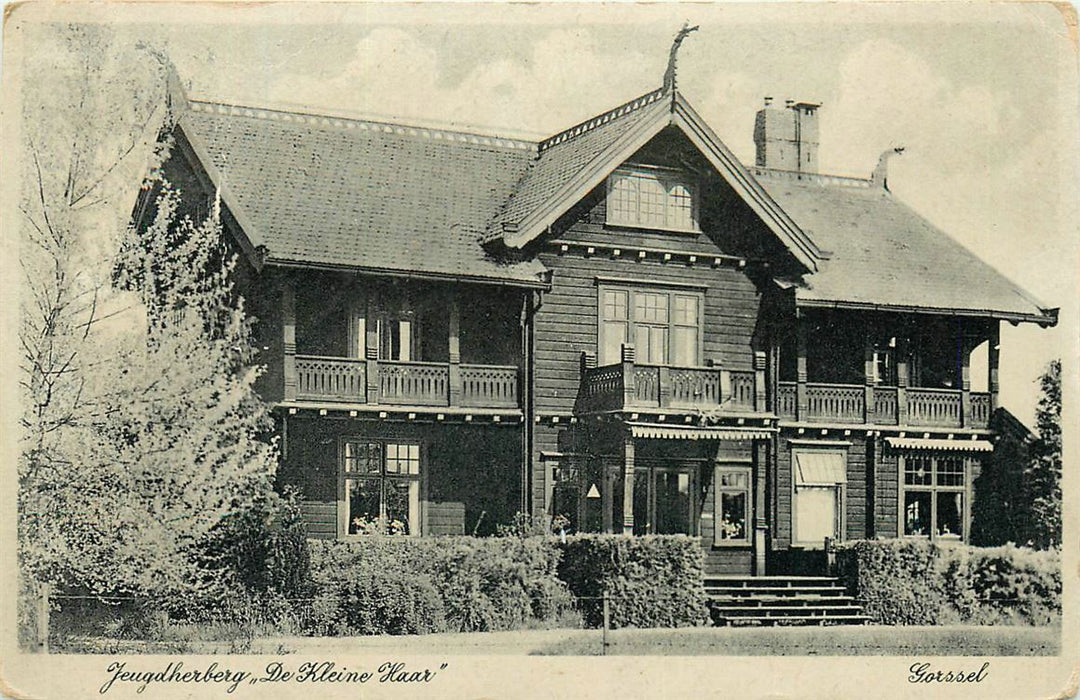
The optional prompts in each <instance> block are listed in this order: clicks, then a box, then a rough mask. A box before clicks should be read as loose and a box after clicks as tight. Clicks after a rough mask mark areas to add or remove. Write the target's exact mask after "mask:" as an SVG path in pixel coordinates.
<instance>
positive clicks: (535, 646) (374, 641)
mask: <svg viewBox="0 0 1080 700" xmlns="http://www.w3.org/2000/svg"><path fill="white" fill-rule="evenodd" d="M58 641H59V640H58ZM1060 650H1061V627H1060V626H1059V625H1057V626H1051V627H1019V626H1015V627H1014V626H998V627H959V626H957V627H885V626H875V625H867V626H859V627H764V628H761V627H759V628H731V627H694V628H685V629H640V630H639V629H621V630H612V631H611V632H609V633H608V648H607V653H608V654H612V655H627V656H647V655H669V656H704V655H716V656H812V655H816V656H852V655H862V656H1054V655H1057V654H1059V653H1060ZM53 652H54V653H75V654H78V653H84V654H85V653H98V654H100V653H127V654H140V653H141V654H155V653H157V654H161V653H180V652H187V653H197V654H228V653H244V654H290V653H299V654H325V655H332V654H342V655H344V654H378V653H398V654H445V653H447V652H450V653H452V654H454V655H471V654H508V655H544V656H596V655H600V654H603V653H604V649H603V634H602V632H601V631H600V630H582V629H561V630H518V631H511V632H473V633H468V634H450V633H447V634H426V635H415V636H401V637H394V636H375V637H300V636H288V637H282V636H271V637H256V638H254V639H252V638H246V639H243V640H232V641H214V640H212V639H205V640H199V639H189V640H184V642H179V641H177V640H162V639H159V640H157V641H136V640H118V639H107V638H101V637H69V638H67V639H66V640H65V641H64V642H63V643H57V644H54V645H53Z"/></svg>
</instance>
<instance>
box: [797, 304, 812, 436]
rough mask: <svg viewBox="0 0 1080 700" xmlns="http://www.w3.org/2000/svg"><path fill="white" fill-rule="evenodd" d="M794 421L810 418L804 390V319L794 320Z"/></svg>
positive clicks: (807, 398)
mask: <svg viewBox="0 0 1080 700" xmlns="http://www.w3.org/2000/svg"><path fill="white" fill-rule="evenodd" d="M795 324H796V325H795V338H796V345H795V352H796V353H797V354H796V356H795V381H796V385H795V420H798V421H805V420H807V419H808V418H809V417H810V416H809V413H810V397H809V394H808V393H807V390H806V380H807V371H806V334H807V329H806V319H805V318H802V317H799V318H797V319H795Z"/></svg>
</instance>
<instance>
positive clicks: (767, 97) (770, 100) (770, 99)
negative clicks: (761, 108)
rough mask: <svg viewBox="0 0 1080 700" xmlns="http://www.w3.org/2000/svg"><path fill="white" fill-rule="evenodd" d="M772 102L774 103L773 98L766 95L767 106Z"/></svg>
mask: <svg viewBox="0 0 1080 700" xmlns="http://www.w3.org/2000/svg"><path fill="white" fill-rule="evenodd" d="M771 104H772V98H771V97H769V96H768V95H766V96H765V106H766V107H768V106H769V105H771Z"/></svg>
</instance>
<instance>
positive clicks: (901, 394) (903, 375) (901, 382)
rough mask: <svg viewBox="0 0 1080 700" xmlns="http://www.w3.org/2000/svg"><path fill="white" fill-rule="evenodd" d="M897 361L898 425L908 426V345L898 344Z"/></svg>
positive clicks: (904, 343) (905, 343)
mask: <svg viewBox="0 0 1080 700" xmlns="http://www.w3.org/2000/svg"><path fill="white" fill-rule="evenodd" d="M896 345H897V348H896V351H897V360H896V423H897V425H907V422H908V400H907V398H908V397H907V390H908V358H907V351H908V344H907V342H906V341H904V342H903V343H900V342H897V344H896Z"/></svg>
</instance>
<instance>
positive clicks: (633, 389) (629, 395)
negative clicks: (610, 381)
mask: <svg viewBox="0 0 1080 700" xmlns="http://www.w3.org/2000/svg"><path fill="white" fill-rule="evenodd" d="M622 381H623V407H627V406H632V405H633V404H634V403H635V400H634V399H635V398H636V396H637V385H636V380H635V378H634V346H633V345H626V344H624V345H623V346H622Z"/></svg>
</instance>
